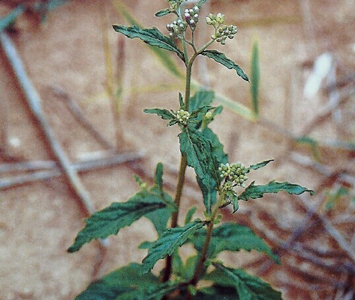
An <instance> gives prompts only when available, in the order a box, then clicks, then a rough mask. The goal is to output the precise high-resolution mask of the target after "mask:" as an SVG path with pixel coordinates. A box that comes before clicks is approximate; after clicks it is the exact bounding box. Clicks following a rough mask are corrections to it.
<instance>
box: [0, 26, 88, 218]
mask: <svg viewBox="0 0 355 300" xmlns="http://www.w3.org/2000/svg"><path fill="white" fill-rule="evenodd" d="M0 41H1V45H2V47H3V49H4V53H5V54H6V56H7V58H8V60H9V62H10V64H11V66H12V68H13V71H14V73H15V75H16V77H17V80H18V81H19V84H20V86H21V89H22V91H23V93H24V95H25V96H26V100H27V103H28V106H29V108H30V110H31V112H32V114H33V116H34V117H35V118H36V120H37V122H38V123H39V124H40V128H41V130H42V132H43V133H44V135H45V137H46V140H47V142H48V144H49V146H50V148H51V150H52V152H53V155H54V156H55V157H56V158H57V159H58V162H59V164H60V166H61V168H62V170H63V172H64V174H65V177H66V179H67V182H68V184H69V186H70V187H71V189H72V190H73V192H74V193H75V195H76V196H77V197H78V199H80V202H81V204H82V205H83V206H84V208H85V210H86V212H87V213H88V214H92V213H94V212H95V207H94V205H93V203H92V202H91V199H90V195H89V193H88V192H87V191H86V189H85V188H84V186H83V184H82V183H81V181H80V178H79V177H78V174H77V173H76V171H75V169H74V168H73V166H72V165H71V162H70V160H69V158H68V156H67V155H66V153H65V152H64V151H63V149H62V147H61V145H60V143H59V142H58V140H57V139H56V137H55V134H54V132H53V130H52V128H51V127H50V125H49V123H48V121H47V119H46V117H45V115H44V113H43V110H42V105H41V99H40V97H39V95H38V93H37V91H36V89H35V87H34V86H33V84H32V83H31V82H30V80H29V78H28V76H27V74H26V71H25V69H24V67H23V63H22V61H21V58H20V57H19V55H18V54H17V51H16V48H15V46H14V45H13V43H12V41H11V39H10V38H9V37H8V36H7V35H6V34H5V33H0Z"/></svg>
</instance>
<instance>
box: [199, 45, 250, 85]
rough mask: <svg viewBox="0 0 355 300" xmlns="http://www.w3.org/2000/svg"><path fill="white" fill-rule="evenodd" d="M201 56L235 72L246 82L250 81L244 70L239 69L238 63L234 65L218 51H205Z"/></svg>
mask: <svg viewBox="0 0 355 300" xmlns="http://www.w3.org/2000/svg"><path fill="white" fill-rule="evenodd" d="M201 54H202V55H204V56H207V57H208V58H211V59H213V60H214V61H216V62H218V63H220V64H222V65H223V66H225V67H226V68H228V69H233V70H235V71H236V72H237V74H238V75H239V76H240V77H241V78H243V79H244V80H246V81H249V78H248V76H247V75H246V74H245V73H244V71H243V70H242V68H241V67H239V66H238V65H237V64H236V63H234V62H233V61H232V60H231V59H229V58H227V57H226V56H225V55H224V54H223V53H221V52H218V51H217V50H205V51H203V52H202V53H201Z"/></svg>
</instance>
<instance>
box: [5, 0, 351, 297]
mask: <svg viewBox="0 0 355 300" xmlns="http://www.w3.org/2000/svg"><path fill="white" fill-rule="evenodd" d="M195 3H196V1H187V2H186V5H187V6H188V7H190V6H193V5H194V4H195ZM166 6H167V3H166V1H163V0H160V1H143V0H130V1H128V0H112V1H109V0H106V1H104V0H92V1H91V0H87V1H75V0H72V1H64V0H45V1H43V0H42V1H21V0H16V1H15V0H13V1H11V0H3V1H1V2H0V17H1V19H0V31H1V41H0V42H1V50H0V57H1V59H0V299H7V300H11V299H16V300H17V299H73V298H74V297H75V295H77V294H78V293H79V292H81V291H82V290H84V289H85V288H86V286H87V285H88V284H89V283H90V282H91V281H92V280H95V279H97V278H99V277H100V276H102V275H104V274H106V273H107V272H109V271H112V270H114V269H115V268H117V267H118V266H123V265H126V264H127V263H128V262H129V261H135V262H140V261H141V260H142V258H143V257H144V256H145V251H144V250H136V247H137V245H139V244H140V243H141V242H142V241H144V240H154V239H155V238H156V236H155V235H154V231H153V230H152V229H153V226H152V225H151V224H150V223H149V221H148V220H145V219H141V220H139V221H138V222H136V223H134V225H133V226H132V227H130V228H128V229H123V230H122V231H120V234H119V235H118V236H114V237H111V238H109V241H108V242H109V245H100V244H99V243H97V242H92V243H90V244H88V245H86V246H84V247H83V248H82V250H80V251H79V252H78V253H75V254H68V253H67V252H66V249H67V248H68V247H69V246H70V245H71V244H72V242H73V240H74V238H75V237H76V235H77V233H78V231H79V230H80V229H81V228H82V227H83V225H84V219H85V218H86V217H88V216H89V215H90V214H92V213H93V212H94V211H95V210H97V209H102V208H104V207H106V206H108V205H109V204H110V203H111V202H114V201H119V202H120V201H125V200H126V199H127V198H128V197H130V196H131V195H132V194H134V193H135V192H136V191H137V186H136V184H135V182H134V179H133V175H134V174H139V175H140V176H141V177H142V178H144V180H146V181H147V182H150V181H152V176H153V172H154V168H155V165H156V164H157V163H158V162H162V163H163V164H164V166H165V177H164V179H165V185H166V189H167V190H168V191H170V193H173V191H174V188H175V184H176V182H177V170H178V165H179V160H180V154H179V148H178V139H177V134H178V133H179V132H178V128H175V127H173V128H169V129H166V127H165V122H164V121H163V120H160V119H157V118H156V117H154V116H149V115H145V114H144V113H143V109H144V108H152V107H161V108H167V109H177V108H178V92H179V91H182V90H183V86H184V85H183V75H181V74H183V72H184V70H183V66H182V65H181V64H180V62H178V61H177V60H176V59H175V57H174V56H173V55H170V54H168V53H164V52H162V51H157V50H156V49H151V48H148V46H146V45H145V44H144V43H142V42H140V41H138V40H128V39H125V38H123V37H122V36H120V35H118V34H117V33H116V32H114V30H113V29H112V24H126V25H132V24H138V25H141V26H144V27H153V26H155V27H158V28H159V29H160V31H162V32H163V33H167V30H166V29H165V25H166V24H168V23H171V22H172V19H171V17H170V16H167V17H164V18H159V19H157V18H155V17H154V14H155V12H157V11H159V10H161V9H164V8H166ZM210 12H212V13H215V14H216V13H218V12H222V13H224V14H225V15H226V23H227V24H234V25H237V26H238V29H239V32H238V34H237V35H236V37H235V39H234V40H232V41H230V40H228V42H227V43H226V45H225V46H221V45H213V46H212V48H216V49H218V50H220V51H223V52H224V53H225V54H226V55H227V57H229V58H231V59H233V60H234V61H235V62H236V63H237V64H238V65H239V66H241V67H242V69H243V70H244V71H245V72H246V73H247V74H248V75H249V77H250V79H251V80H250V81H251V82H250V83H247V82H245V81H243V80H241V79H240V78H239V77H238V76H237V75H236V74H235V72H233V71H231V70H227V69H225V68H223V67H221V66H219V65H217V64H215V63H214V62H213V61H206V60H204V59H203V58H199V59H198V61H197V62H196V66H195V69H194V76H195V82H194V87H197V86H200V87H204V88H206V89H212V90H214V91H215V92H216V94H217V95H218V96H217V97H216V104H218V105H220V104H222V105H223V106H224V112H223V117H219V118H218V117H217V118H216V120H215V122H214V124H213V125H212V127H213V129H214V131H215V132H216V133H217V134H218V135H219V136H220V139H221V141H222V143H223V144H224V145H225V150H226V152H227V153H228V154H229V160H230V162H237V161H240V162H242V163H244V164H245V165H251V164H254V163H257V162H260V161H263V160H267V159H271V158H274V159H275V162H274V163H273V164H272V165H269V166H267V167H266V168H263V169H262V170H260V171H258V172H256V173H255V176H254V177H253V178H252V180H256V182H257V183H259V184H263V183H267V182H269V181H271V180H274V179H275V180H277V181H289V182H292V183H298V184H300V185H302V186H306V187H307V188H311V189H314V190H315V191H316V194H315V196H313V197H310V196H308V195H301V196H299V197H291V196H289V195H285V194H278V195H277V196H276V195H268V196H267V197H265V200H263V201H250V202H245V203H240V206H241V207H240V211H238V213H236V214H234V215H231V214H230V211H227V210H226V211H225V213H224V220H226V221H232V222H238V223H240V224H244V225H248V226H250V227H251V228H252V229H253V230H254V231H255V232H256V233H258V234H259V235H260V236H262V237H263V238H264V239H265V240H266V241H267V242H268V243H269V245H270V246H271V247H272V248H273V249H274V251H275V252H277V253H278V254H279V255H280V257H281V261H282V264H281V265H275V264H274V263H273V262H272V261H271V260H269V258H268V257H266V256H264V255H261V254H259V253H254V252H251V253H248V252H241V253H238V254H231V253H224V254H223V258H224V259H226V260H227V261H228V263H229V264H230V265H233V266H237V267H244V268H246V270H247V271H248V272H250V273H251V274H256V275H259V276H261V277H262V278H263V279H264V280H266V281H268V282H270V283H271V284H273V285H274V286H275V287H276V288H277V289H279V290H281V291H282V292H283V296H284V299H349V300H350V299H354V297H355V288H354V286H355V279H354V278H355V234H354V228H355V190H354V185H355V101H354V100H355V96H354V92H355V35H354V28H355V5H354V1H352V0H338V1H320V0H297V1H296V0H285V1H262V0H239V1H235V0H234V1H233V0H211V1H208V3H207V4H205V6H204V7H203V9H202V11H201V18H200V20H203V18H202V15H207V14H208V13H210ZM200 23H201V26H200V27H198V30H197V32H196V34H197V41H198V43H199V44H200V45H202V44H204V43H205V42H206V41H207V40H209V38H210V35H211V34H212V33H211V32H210V31H209V30H210V29H209V28H208V27H207V26H204V25H203V24H202V23H203V22H202V21H200ZM183 201H184V202H183V203H185V205H184V204H183V206H184V207H185V209H187V208H188V207H189V206H190V205H191V204H193V205H196V206H198V207H201V195H200V192H199V190H198V187H197V185H196V183H195V179H194V174H193V172H192V171H191V170H189V172H188V177H187V182H186V188H185V190H184V195H183ZM183 251H185V252H186V255H188V249H183Z"/></svg>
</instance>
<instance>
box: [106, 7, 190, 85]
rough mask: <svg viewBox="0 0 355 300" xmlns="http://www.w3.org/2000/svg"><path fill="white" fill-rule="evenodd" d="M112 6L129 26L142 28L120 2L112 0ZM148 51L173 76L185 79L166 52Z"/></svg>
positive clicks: (152, 48)
mask: <svg viewBox="0 0 355 300" xmlns="http://www.w3.org/2000/svg"><path fill="white" fill-rule="evenodd" d="M113 5H114V7H115V8H116V10H117V12H118V13H119V14H120V15H122V16H123V17H124V18H125V19H126V20H127V21H128V22H129V23H130V24H131V25H136V26H138V27H141V28H142V27H143V26H142V25H141V24H140V23H139V22H138V21H137V19H136V18H135V17H134V16H133V14H132V13H131V12H130V11H129V9H128V7H127V6H126V5H124V4H123V3H122V1H120V0H114V1H113ZM149 50H150V51H151V52H152V53H153V54H154V55H155V56H156V57H157V58H158V60H159V61H160V62H161V63H162V65H163V66H164V67H165V68H166V69H167V70H168V71H169V72H170V73H171V74H173V75H174V76H176V77H178V78H180V79H183V78H185V75H184V73H183V72H182V69H181V68H180V67H179V66H178V65H177V64H176V62H175V61H174V60H172V59H171V56H170V55H169V53H167V52H166V51H164V50H162V49H160V48H157V47H149Z"/></svg>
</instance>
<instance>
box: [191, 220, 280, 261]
mask: <svg viewBox="0 0 355 300" xmlns="http://www.w3.org/2000/svg"><path fill="white" fill-rule="evenodd" d="M205 239H206V230H201V231H199V232H196V233H195V234H194V236H193V238H191V242H192V243H193V245H194V247H195V249H196V250H197V251H201V250H202V247H203V245H204V242H205ZM240 250H246V251H251V250H255V251H258V252H262V253H265V254H267V255H268V256H270V257H271V258H272V259H273V260H275V261H276V262H277V263H280V259H279V257H278V256H277V255H276V254H275V253H273V252H272V250H271V248H270V247H269V246H268V245H267V244H266V243H265V242H264V240H263V239H262V238H260V237H259V236H257V235H256V234H255V233H254V232H253V231H252V230H251V229H250V228H249V227H247V226H242V225H239V224H234V223H224V224H222V225H220V226H218V227H215V228H214V229H213V232H212V239H211V243H210V251H209V255H210V257H211V258H214V257H216V256H217V254H219V253H220V252H223V251H240Z"/></svg>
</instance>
